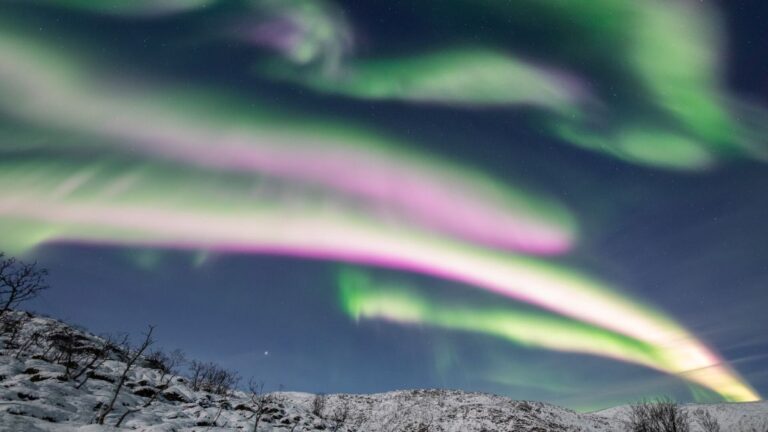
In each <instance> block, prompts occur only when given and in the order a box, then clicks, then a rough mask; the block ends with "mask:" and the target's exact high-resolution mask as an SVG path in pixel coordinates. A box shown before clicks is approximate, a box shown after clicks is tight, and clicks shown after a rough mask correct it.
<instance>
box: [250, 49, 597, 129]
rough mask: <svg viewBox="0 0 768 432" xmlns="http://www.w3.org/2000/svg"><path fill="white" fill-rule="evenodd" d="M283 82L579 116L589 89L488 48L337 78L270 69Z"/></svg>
mask: <svg viewBox="0 0 768 432" xmlns="http://www.w3.org/2000/svg"><path fill="white" fill-rule="evenodd" d="M265 69H266V70H265V72H264V73H265V74H267V75H269V76H271V77H274V78H275V79H277V80H286V81H295V82H300V83H303V84H304V85H307V86H309V87H311V88H313V89H315V90H318V91H321V92H327V93H338V94H342V95H347V96H352V97H356V98H361V99H369V100H402V101H407V102H412V103H427V104H443V105H452V106H463V107H488V106H504V105H530V106H536V107H541V108H544V109H550V110H553V111H556V112H558V113H560V114H562V115H570V114H575V113H576V107H577V105H578V104H579V102H580V101H579V99H582V98H584V96H583V93H585V90H584V86H583V85H582V84H580V83H579V82H578V81H577V80H576V79H575V78H573V77H569V76H567V74H565V73H561V72H558V71H554V70H547V69H546V68H543V67H540V66H535V65H532V64H527V63H525V62H524V61H522V60H519V59H516V58H514V57H512V56H509V55H505V54H504V53H502V52H496V51H493V50H489V49H483V48H480V49H478V48H461V49H453V50H450V51H446V52H435V53H432V52H427V53H423V54H421V55H416V56H413V57H410V58H403V59H372V60H367V61H358V62H354V61H350V62H348V64H347V65H346V68H345V69H344V70H342V71H339V72H336V73H332V74H331V73H323V74H317V73H312V72H309V73H306V76H303V75H298V74H297V73H296V72H292V71H291V69H289V68H285V67H280V65H279V64H275V65H271V66H270V67H267V68H265Z"/></svg>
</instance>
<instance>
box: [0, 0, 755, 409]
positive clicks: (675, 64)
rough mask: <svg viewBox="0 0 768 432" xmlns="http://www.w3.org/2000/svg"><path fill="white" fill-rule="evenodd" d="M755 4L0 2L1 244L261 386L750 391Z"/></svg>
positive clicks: (71, 293) (63, 297) (87, 317)
mask: <svg viewBox="0 0 768 432" xmlns="http://www.w3.org/2000/svg"><path fill="white" fill-rule="evenodd" d="M759 9H760V8H759V7H757V6H755V10H754V12H753V11H752V10H747V9H746V8H744V7H743V6H742V5H735V4H731V3H728V2H719V3H718V4H717V5H716V4H713V3H712V2H709V3H707V2H703V3H702V2H692V1H687V0H669V1H665V0H647V1H642V2H628V1H625V0H590V1H587V2H563V1H561V0H510V1H507V0H481V1H479V2H472V1H469V0H447V1H443V2H435V1H433V2H424V1H422V2H405V3H403V2H380V1H369V0H359V1H343V0H237V1H233V2H232V1H225V0H159V1H145V0H138V1H127V0H104V1H101V2H88V1H84V0H30V1H20V0H0V253H4V254H5V255H6V256H14V257H18V258H19V259H20V260H24V261H30V262H33V261H37V262H38V263H39V264H40V266H41V267H44V268H47V269H49V270H50V275H51V278H52V279H51V286H52V288H54V289H51V290H49V291H48V292H47V293H46V295H45V297H42V298H41V299H40V301H39V302H35V303H31V304H30V310H34V311H36V312H41V313H44V314H47V315H50V316H54V317H76V318H77V320H78V321H81V323H82V325H84V326H87V327H88V328H91V329H94V330H95V331H102V330H103V331H115V332H121V331H123V329H124V328H138V327H139V326H141V325H143V324H145V323H144V322H141V320H143V319H151V320H154V319H157V324H158V325H159V328H162V329H163V332H165V331H168V333H167V334H168V337H167V340H168V341H169V343H170V344H171V345H176V344H177V342H178V347H179V348H181V349H184V350H187V351H192V350H202V351H203V353H202V354H203V355H197V356H196V358H199V359H202V360H205V361H208V360H210V361H215V362H220V363H221V364H223V365H227V367H232V368H235V369H237V370H238V371H239V372H241V373H242V374H243V376H248V375H253V376H255V377H258V378H262V377H264V378H266V377H269V378H268V379H269V380H274V382H270V383H269V385H273V384H274V385H277V384H285V385H286V390H289V391H300V392H301V391H308V392H313V393H318V392H322V393H327V394H329V393H337V392H350V393H373V392H387V391H390V390H400V389H409V388H450V389H461V390H465V391H472V392H474V391H478V392H490V393H497V394H502V395H504V396H508V397H511V398H514V399H522V400H540V401H546V402H552V403H557V404H562V405H566V406H568V407H569V408H577V409H586V407H589V409H599V408H606V407H610V406H616V405H617V404H620V403H632V402H635V401H637V400H640V399H642V398H649V397H657V396H659V397H660V396H665V395H666V396H669V397H672V398H675V399H676V400H678V401H680V402H681V403H684V402H688V401H691V400H697V401H723V400H725V401H755V400H760V399H761V398H762V395H764V394H765V393H766V391H768V376H767V375H766V374H765V373H764V371H765V365H764V363H765V358H766V357H765V354H766V352H768V351H767V350H768V339H766V337H764V335H763V334H762V333H761V332H760V329H763V328H766V326H768V318H766V315H765V314H764V313H763V311H764V310H765V307H766V304H765V303H766V296H765V292H764V289H763V288H764V285H765V284H764V281H765V280H766V268H765V263H764V261H765V260H764V259H761V258H762V257H765V256H768V246H767V245H768V237H767V236H766V235H767V234H768V231H766V230H765V229H764V225H765V220H766V217H767V216H766V215H768V213H767V212H766V210H767V209H768V204H767V203H766V200H765V199H764V197H763V195H764V194H763V193H762V191H764V190H766V189H767V188H768V170H766V169H765V167H766V164H765V162H768V146H767V145H766V143H768V126H767V125H768V109H766V106H767V103H768V99H767V98H766V93H765V80H764V76H765V74H764V73H762V72H763V71H764V70H766V67H768V60H766V59H768V41H766V40H764V39H765V38H761V35H762V28H761V27H759V25H757V23H756V21H759V20H758V19H757V17H759V16H762V15H761V13H762V12H761V11H760V10H759ZM340 269H341V271H339V270H340ZM165 335H166V333H163V336H162V337H163V338H165V337H166V336H165ZM193 339H194V342H195V344H191V343H190V341H191V340H193ZM265 352H269V353H270V354H269V356H264V355H263V353H265ZM254 353H255V354H254ZM308 359H311V361H308ZM529 372H530V373H529Z"/></svg>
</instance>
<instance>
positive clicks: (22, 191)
mask: <svg viewBox="0 0 768 432" xmlns="http://www.w3.org/2000/svg"><path fill="white" fill-rule="evenodd" d="M33 153H34V152H33ZM95 156H96V155H92V156H91V157H92V158H94V160H93V161H92V162H91V163H84V162H82V161H81V160H79V159H78V157H77V156H76V155H69V156H68V155H66V154H59V155H57V156H56V157H55V158H51V155H50V154H49V153H45V154H44V155H42V156H37V157H35V156H32V155H28V156H26V157H21V156H16V157H14V158H7V157H4V158H0V189H2V190H4V193H3V194H2V195H0V247H2V248H5V249H6V250H10V251H12V252H21V251H25V250H29V249H31V248H33V247H35V246H38V245H40V244H45V243H50V242H75V243H96V244H109V245H121V246H130V247H141V248H147V247H151V248H157V247H161V248H173V249H180V250H191V251H216V252H237V253H256V254H275V255H286V256H294V257H299V258H311V259H323V260H331V261H339V262H346V263H350V264H363V265H370V266H378V267H382V268H389V269H394V270H401V271H413V272H417V273H421V274H425V275H430V276H434V277H438V278H443V279H447V280H452V281H456V282H461V283H464V284H466V285H467V286H472V287H477V288H479V289H483V290H485V291H489V292H493V293H497V294H499V295H503V296H506V297H509V298H513V299H516V300H519V301H522V302H526V303H530V304H532V305H536V306H538V307H541V308H543V309H546V310H549V311H552V312H554V313H557V314H561V315H564V316H567V317H569V318H570V319H573V320H578V321H583V322H585V323H589V324H590V325H591V326H596V327H602V328H604V329H606V330H610V331H611V332H614V333H618V334H622V335H625V336H627V337H629V338H632V339H635V340H639V341H642V342H643V343H644V344H647V345H649V346H654V347H658V346H665V347H666V348H665V350H664V354H663V355H664V357H663V362H661V363H662V365H664V366H665V369H664V370H666V371H667V372H669V373H675V374H678V375H684V376H685V377H686V378H687V379H689V380H690V381H691V382H694V383H697V384H700V385H702V386H704V387H707V388H709V389H711V390H713V391H715V392H717V393H718V394H720V395H722V396H723V398H725V399H727V400H733V401H750V400H757V399H759V398H760V396H759V395H758V394H757V393H756V392H755V390H754V389H752V388H751V387H750V386H749V384H747V383H746V382H745V381H744V380H743V379H742V378H741V377H739V376H738V374H737V373H736V372H735V371H733V370H731V368H730V367H729V366H728V365H727V364H726V363H725V362H724V361H723V360H722V359H721V358H719V357H718V356H717V355H716V354H715V353H714V352H712V351H711V350H710V349H709V348H708V347H706V346H705V345H704V344H703V343H702V342H701V341H699V340H697V339H696V338H695V336H693V335H692V334H690V333H689V332H687V331H686V330H685V329H683V328H681V327H680V326H679V325H678V324H676V323H675V322H674V321H673V320H671V319H670V318H667V317H665V316H664V315H663V314H661V313H659V312H657V311H654V310H653V309H652V308H650V307H648V306H645V305H643V304H642V303H640V302H638V301H636V300H634V299H630V298H627V297H624V296H621V295H619V294H618V293H617V292H615V291H614V290H612V289H611V288H610V287H609V286H606V285H604V284H602V283H600V282H599V281H597V280H594V279H591V278H589V277H587V276H585V275H581V274H579V273H577V272H574V271H571V270H568V269H565V268H562V267H558V266H555V265H552V264H549V263H547V262H545V261H539V260H534V259H531V258H526V257H521V256H515V255H512V254H508V253H502V252H499V251H492V250H488V249H484V248H481V247H478V246H476V245H472V244H467V243H464V242H459V241H456V240H455V239H453V238H450V237H445V236H438V235H435V234H434V233H431V232H429V231H425V230H423V229H419V228H417V227H413V226H407V225H400V224H395V223H392V221H391V220H388V219H387V218H384V219H382V218H380V217H377V216H376V215H372V214H370V213H369V212H366V211H364V210H361V209H359V208H355V207H354V206H352V207H350V206H348V205H347V204H346V203H344V202H343V201H340V202H334V201H327V200H325V199H323V198H317V197H313V195H312V193H311V191H306V190H305V191H301V190H299V191H296V190H294V191H292V192H290V190H283V191H282V193H280V194H277V195H276V196H275V195H274V194H271V193H270V189H269V186H268V185H266V186H265V187H264V188H262V189H260V188H259V187H258V183H257V182H254V178H253V177H250V176H242V175H235V174H231V173H219V174H216V175H213V174H209V175H201V172H200V171H199V170H198V169H196V168H194V167H186V166H178V165H174V164H171V163H168V162H152V163H147V162H141V161H136V160H130V159H128V160H126V159H125V157H119V156H117V155H109V154H108V155H104V156H102V157H101V158H100V159H95ZM287 192H290V193H287ZM620 346H621V345H615V348H613V349H615V350H616V355H627V356H628V355H629V354H621V350H620V349H619V347H620ZM621 349H623V348H621ZM633 355H634V354H633Z"/></svg>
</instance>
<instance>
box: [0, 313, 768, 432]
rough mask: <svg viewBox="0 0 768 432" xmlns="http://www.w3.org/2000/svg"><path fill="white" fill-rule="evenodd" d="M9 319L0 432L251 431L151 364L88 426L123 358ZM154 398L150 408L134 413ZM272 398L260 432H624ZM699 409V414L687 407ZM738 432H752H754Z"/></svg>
mask: <svg viewBox="0 0 768 432" xmlns="http://www.w3.org/2000/svg"><path fill="white" fill-rule="evenodd" d="M12 318H14V319H16V320H20V321H21V322H22V323H21V325H20V326H18V328H17V329H15V331H14V332H8V331H6V332H5V335H4V336H3V338H2V340H0V346H2V352H1V353H0V431H24V432H27V431H29V432H36V431H81V432H85V431H88V432H100V431H113V430H120V429H126V430H128V429H131V430H139V431H155V432H161V431H164V432H170V431H201V432H203V431H206V432H208V431H210V432H214V431H237V430H244V431H252V430H253V428H254V423H255V418H254V410H255V409H256V408H255V407H256V405H254V403H253V400H252V398H251V397H250V395H249V394H248V393H247V392H241V391H236V392H233V393H232V394H230V395H227V396H222V395H217V394H213V393H210V392H206V391H193V390H192V388H191V385H190V384H191V383H190V379H189V378H186V377H174V378H173V379H170V377H169V376H168V375H165V378H164V377H163V373H162V371H161V370H160V369H158V368H157V367H158V365H157V364H153V363H152V362H151V361H149V360H147V359H146V358H143V359H142V360H141V362H140V364H139V365H138V366H137V367H136V368H135V369H134V370H132V371H131V372H130V374H129V375H128V379H127V381H126V385H125V388H124V390H123V391H122V392H121V394H120V396H119V398H118V399H117V403H116V404H115V407H116V408H115V411H114V412H113V413H111V414H110V415H109V416H108V417H107V420H106V422H105V423H106V424H107V425H110V426H100V425H93V424H90V423H92V421H93V420H94V419H95V417H96V415H97V413H98V411H99V408H100V407H101V406H102V404H103V403H104V402H106V401H107V400H108V399H109V397H110V395H111V391H112V389H113V388H114V384H113V383H114V382H115V381H116V380H117V379H118V377H119V375H120V373H121V372H122V370H123V368H124V366H125V363H124V360H125V358H126V353H125V352H121V351H120V349H112V350H110V352H109V353H108V355H106V356H105V359H104V361H103V363H101V362H96V363H95V364H94V367H91V368H90V369H87V368H85V366H87V365H86V364H82V363H84V362H85V360H87V359H88V358H89V357H88V353H92V352H95V350H97V349H98V347H100V346H103V342H104V340H103V339H101V338H99V337H97V336H94V335H92V334H90V333H88V332H86V331H83V330H79V329H75V328H73V327H71V326H68V325H66V324H64V323H61V322H59V321H56V320H52V319H49V318H43V317H36V316H31V315H28V314H25V313H21V312H15V313H14V314H13V316H12ZM12 321H13V320H12ZM63 335H67V336H66V337H64V336H63ZM62 341H64V342H67V341H69V345H68V346H69V349H67V350H63V349H62V348H61V345H62V343H64V342H62ZM62 352H76V353H81V354H82V356H81V357H77V356H75V357H76V358H77V359H78V360H80V363H81V364H76V363H77V361H74V360H72V359H73V358H75V357H71V356H70V357H69V358H68V357H67V356H66V355H63V354H62ZM90 358H92V357H90ZM68 362H69V369H68V368H67V363H68ZM68 370H69V373H68ZM78 370H80V371H83V373H82V374H81V375H80V376H78V377H73V375H75V372H73V371H78ZM67 375H69V377H68V378H65V376H67ZM86 376H89V379H88V380H87V382H85V384H83V385H81V386H80V388H77V386H78V384H79V383H80V382H82V380H83V379H84V378H85V377H86ZM155 394H157V396H155V398H154V399H153V400H152V401H151V403H150V404H149V406H148V407H144V408H140V407H142V405H145V404H146V403H147V401H150V399H151V398H152V395H155ZM272 396H273V397H272V398H271V399H270V400H268V401H266V406H265V408H264V409H262V410H261V412H262V413H263V416H262V417H261V419H260V424H259V429H258V430H259V431H260V432H267V431H270V432H271V431H284V432H291V431H293V432H298V431H327V432H350V431H359V432H491V431H499V432H501V431H531V432H548V431H579V432H609V431H623V430H625V427H624V424H623V422H622V421H621V419H622V413H623V408H617V409H612V410H606V411H602V412H598V413H594V414H580V413H576V412H573V411H570V410H567V409H564V408H560V407H556V406H553V405H548V404H545V403H541V402H524V401H513V400H510V399H508V398H504V397H500V396H494V395H488V394H479V393H466V392H460V391H446V390H412V391H397V392H390V393H381V394H372V395H346V394H340V395H329V396H327V397H325V398H324V399H322V401H323V402H324V406H322V407H319V406H318V404H316V403H315V400H316V396H315V395H311V394H306V393H291V392H282V393H274V394H272ZM136 408H140V409H139V410H138V411H136V412H132V413H130V414H129V415H127V416H126V418H125V420H124V421H123V423H122V427H121V428H119V429H118V428H114V427H112V426H111V425H114V424H115V423H116V422H117V421H118V419H119V418H120V417H121V416H122V415H123V414H125V413H126V412H127V411H129V410H133V409H136ZM699 408H702V407H698V406H689V407H688V409H699ZM703 409H708V410H710V411H712V412H713V414H715V415H716V416H717V418H719V419H721V421H722V423H723V425H728V426H727V427H726V428H724V429H723V432H731V431H733V432H737V431H738V432H741V430H739V429H731V427H735V425H739V426H743V427H747V426H749V427H752V426H755V427H757V426H758V425H761V423H760V422H761V421H762V420H763V419H768V405H767V404H766V403H755V404H738V405H736V404H731V405H729V404H725V405H711V406H704V407H703ZM313 411H314V412H313ZM318 414H319V415H318ZM732 425H733V426H732ZM693 430H694V431H696V430H697V429H696V428H694V429H693ZM743 431H744V432H752V430H751V429H743ZM759 432H765V431H763V430H760V431H759Z"/></svg>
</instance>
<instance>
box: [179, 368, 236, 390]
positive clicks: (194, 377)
mask: <svg viewBox="0 0 768 432" xmlns="http://www.w3.org/2000/svg"><path fill="white" fill-rule="evenodd" d="M189 369H190V386H191V387H192V390H194V391H200V390H202V391H207V392H210V393H213V394H217V395H221V396H227V395H229V393H230V392H231V391H232V389H234V388H235V387H236V386H237V383H238V382H239V381H240V377H239V376H238V375H237V372H234V371H230V370H227V369H224V368H223V367H221V366H219V365H217V364H216V363H210V362H208V363H205V362H199V361H197V360H193V361H192V363H191V364H190V367H189Z"/></svg>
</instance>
